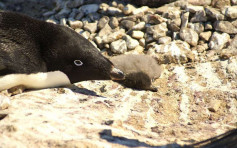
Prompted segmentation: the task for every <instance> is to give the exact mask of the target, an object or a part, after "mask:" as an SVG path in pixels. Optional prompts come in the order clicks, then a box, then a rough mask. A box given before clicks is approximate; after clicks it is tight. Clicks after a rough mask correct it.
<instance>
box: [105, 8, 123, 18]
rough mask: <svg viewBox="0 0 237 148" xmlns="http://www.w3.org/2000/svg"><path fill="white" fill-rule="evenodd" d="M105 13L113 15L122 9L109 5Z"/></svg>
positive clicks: (119, 12) (120, 12)
mask: <svg viewBox="0 0 237 148" xmlns="http://www.w3.org/2000/svg"><path fill="white" fill-rule="evenodd" d="M107 13H108V14H109V15H112V16H115V15H119V14H122V11H121V10H120V9H119V8H115V7H109V8H108V9H107Z"/></svg>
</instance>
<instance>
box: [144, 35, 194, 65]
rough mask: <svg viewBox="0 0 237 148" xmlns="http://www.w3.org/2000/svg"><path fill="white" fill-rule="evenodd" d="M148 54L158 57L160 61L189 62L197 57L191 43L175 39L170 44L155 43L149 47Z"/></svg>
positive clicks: (165, 62)
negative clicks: (192, 50)
mask: <svg viewBox="0 0 237 148" xmlns="http://www.w3.org/2000/svg"><path fill="white" fill-rule="evenodd" d="M147 54H149V55H152V56H153V57H156V59H157V60H158V62H159V63H162V64H168V63H187V62H188V61H189V60H191V61H193V60H194V59H195V56H194V54H193V53H192V52H191V49H190V45H189V44H188V43H187V42H183V41H180V40H178V41H173V42H170V43H169V44H162V45H157V44H154V45H153V46H152V47H150V48H149V49H148V52H147Z"/></svg>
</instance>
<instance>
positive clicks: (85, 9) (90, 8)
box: [79, 4, 99, 15]
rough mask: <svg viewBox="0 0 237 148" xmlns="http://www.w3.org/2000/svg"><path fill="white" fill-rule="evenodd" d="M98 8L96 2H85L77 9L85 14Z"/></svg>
mask: <svg viewBox="0 0 237 148" xmlns="http://www.w3.org/2000/svg"><path fill="white" fill-rule="evenodd" d="M98 10H99V5H98V4H87V5H83V6H81V7H80V8H79V11H81V12H83V13H84V14H85V15H87V14H89V13H94V12H97V11H98Z"/></svg>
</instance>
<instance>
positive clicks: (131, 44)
mask: <svg viewBox="0 0 237 148" xmlns="http://www.w3.org/2000/svg"><path fill="white" fill-rule="evenodd" d="M124 39H125V41H126V45H127V48H128V50H132V49H134V48H136V47H137V46H138V45H139V42H138V41H137V40H135V39H133V38H131V37H130V36H128V35H126V36H125V37H124Z"/></svg>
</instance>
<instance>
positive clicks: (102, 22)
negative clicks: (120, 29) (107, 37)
mask: <svg viewBox="0 0 237 148" xmlns="http://www.w3.org/2000/svg"><path fill="white" fill-rule="evenodd" d="M108 22H109V17H108V16H103V17H102V18H101V19H100V20H99V22H98V24H97V26H98V28H99V29H102V28H104V27H105V25H106V24H107V23H108Z"/></svg>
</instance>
